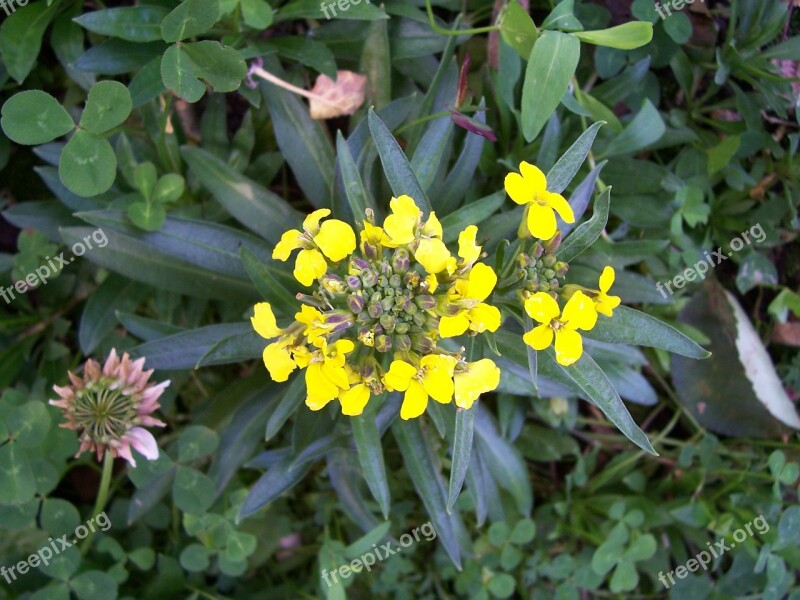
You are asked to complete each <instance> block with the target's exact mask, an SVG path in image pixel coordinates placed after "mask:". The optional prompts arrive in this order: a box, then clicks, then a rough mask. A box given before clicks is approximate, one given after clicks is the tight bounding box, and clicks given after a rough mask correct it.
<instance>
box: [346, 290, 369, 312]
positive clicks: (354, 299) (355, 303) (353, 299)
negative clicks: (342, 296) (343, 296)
mask: <svg viewBox="0 0 800 600" xmlns="http://www.w3.org/2000/svg"><path fill="white" fill-rule="evenodd" d="M365 304H366V303H365V302H364V298H362V297H361V296H360V295H358V294H350V295H349V296H348V297H347V308H349V309H350V310H352V311H353V312H354V313H355V314H358V313H360V312H361V311H362V310H364V305H365Z"/></svg>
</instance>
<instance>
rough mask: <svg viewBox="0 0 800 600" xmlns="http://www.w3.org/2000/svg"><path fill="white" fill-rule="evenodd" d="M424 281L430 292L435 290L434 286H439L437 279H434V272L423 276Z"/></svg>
mask: <svg viewBox="0 0 800 600" xmlns="http://www.w3.org/2000/svg"><path fill="white" fill-rule="evenodd" d="M425 282H426V283H427V284H428V293H430V294H432V293H433V292H435V291H436V288H437V287H439V280H438V279H436V273H431V274H430V275H428V276H427V277H426V278H425Z"/></svg>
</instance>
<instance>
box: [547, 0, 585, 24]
mask: <svg viewBox="0 0 800 600" xmlns="http://www.w3.org/2000/svg"><path fill="white" fill-rule="evenodd" d="M541 28H542V29H559V30H561V31H582V30H583V25H582V24H581V22H580V21H579V20H578V19H577V17H575V0H562V1H561V2H559V3H558V4H556V5H555V7H553V10H551V11H550V14H549V15H547V17H545V19H544V21H542V25H541Z"/></svg>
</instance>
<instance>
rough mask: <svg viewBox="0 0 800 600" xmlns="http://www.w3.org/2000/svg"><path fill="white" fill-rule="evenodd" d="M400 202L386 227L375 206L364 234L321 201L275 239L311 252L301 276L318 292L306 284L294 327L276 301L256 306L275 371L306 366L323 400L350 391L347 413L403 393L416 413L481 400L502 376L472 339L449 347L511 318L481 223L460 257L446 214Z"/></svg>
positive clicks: (317, 403) (311, 391) (461, 245)
mask: <svg viewBox="0 0 800 600" xmlns="http://www.w3.org/2000/svg"><path fill="white" fill-rule="evenodd" d="M390 209H391V214H389V215H388V216H387V217H386V219H385V220H384V222H383V224H382V225H378V224H376V223H375V222H374V217H373V215H372V213H371V211H368V212H367V215H366V219H365V220H364V221H363V223H362V227H361V229H360V231H359V236H358V240H357V239H356V233H355V232H354V231H353V229H352V227H351V226H350V225H348V224H347V223H345V222H343V221H340V220H337V219H327V220H324V222H323V219H326V217H328V216H329V215H330V211H329V210H328V209H321V210H317V211H314V212H313V213H311V214H310V215H309V216H308V217H307V218H306V219H305V221H304V222H303V230H302V231H300V230H296V229H293V230H290V231H287V232H286V233H285V234H284V235H283V236H282V238H281V241H280V242H279V243H278V244H277V245H276V246H275V249H274V252H273V258H275V259H277V260H281V261H287V260H289V259H290V257H291V254H292V253H293V252H294V251H295V250H299V252H298V253H297V256H296V258H295V266H294V275H295V278H296V279H297V281H299V282H300V283H301V284H303V285H305V286H311V287H312V290H311V291H310V293H307V294H298V299H299V300H301V301H302V305H301V306H300V310H299V311H298V312H297V313H296V314H295V316H294V321H293V322H292V323H291V324H289V325H288V326H287V327H285V328H281V327H280V326H278V323H277V319H276V317H275V314H274V312H273V310H272V307H271V305H270V304H269V303H267V302H262V303H259V304H257V305H256V306H255V309H254V315H253V317H252V318H251V322H252V325H253V328H254V329H255V330H256V331H257V332H258V333H259V334H260V335H261V336H262V337H264V338H265V339H267V340H270V343H269V344H268V345H267V346H266V348H265V349H264V353H263V359H264V364H265V365H266V368H267V370H268V371H269V374H270V376H271V377H272V379H273V380H275V381H279V382H281V381H286V380H287V379H288V378H289V376H290V375H291V373H292V372H293V371H294V370H295V369H305V370H306V372H305V380H306V388H307V397H306V405H307V406H308V407H309V408H311V409H312V410H319V409H321V408H323V407H324V406H326V405H327V404H328V403H329V402H331V401H333V400H338V401H339V402H340V404H341V408H342V413H343V414H345V415H351V416H352V415H359V414H361V413H362V412H363V410H364V407H365V406H366V404H367V402H369V399H370V397H371V396H373V395H378V394H381V393H382V392H383V391H400V392H404V401H403V404H402V408H401V411H400V416H401V417H402V418H403V419H410V418H415V417H418V416H419V415H421V414H422V413H423V412H425V408H426V407H427V404H428V400H429V398H433V399H434V400H436V401H437V402H441V403H443V404H446V403H449V402H451V401H452V400H453V398H455V403H456V405H457V406H459V407H461V408H469V407H470V406H472V404H473V403H474V402H475V400H477V398H478V397H479V396H480V395H481V394H482V393H485V392H489V391H491V390H494V389H495V388H496V387H497V386H498V384H499V381H500V371H499V369H498V368H497V366H496V365H495V364H494V362H493V361H491V360H490V359H486V358H484V359H481V360H478V361H475V362H467V360H465V358H464V357H463V348H462V349H461V350H459V351H450V350H447V349H445V348H442V347H440V345H439V342H440V340H441V339H442V338H449V337H456V336H459V335H462V334H467V333H468V334H469V335H477V334H480V333H482V332H485V331H496V330H497V329H498V328H499V327H500V322H501V315H500V311H499V310H498V309H497V308H496V307H494V306H492V305H491V304H489V303H487V302H486V300H487V299H488V298H489V296H490V295H491V294H492V292H493V291H494V288H495V285H496V284H497V276H496V274H495V272H494V270H493V269H492V268H491V267H489V266H488V265H486V264H483V263H480V262H479V259H480V258H481V255H482V252H481V246H479V245H478V244H477V242H476V237H477V233H478V228H477V227H476V226H474V225H470V226H469V227H467V228H466V229H465V230H464V231H462V232H461V233H460V235H459V237H458V251H457V253H456V255H455V256H454V255H453V254H451V252H450V250H449V249H448V247H447V245H446V244H445V242H444V240H443V234H444V232H443V229H442V225H441V223H440V222H439V220H438V218H437V217H436V214H435V213H433V212H431V213H430V214H429V215H428V216H427V218H426V219H423V214H422V211H421V210H420V209H419V208H418V207H417V205H416V203H415V202H414V200H413V199H412V198H410V197H409V196H400V197H398V198H392V200H391V202H390Z"/></svg>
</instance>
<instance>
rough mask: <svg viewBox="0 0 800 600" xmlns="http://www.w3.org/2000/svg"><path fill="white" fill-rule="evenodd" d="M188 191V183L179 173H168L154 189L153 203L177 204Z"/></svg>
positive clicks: (159, 180)
mask: <svg viewBox="0 0 800 600" xmlns="http://www.w3.org/2000/svg"><path fill="white" fill-rule="evenodd" d="M185 189H186V181H185V180H184V179H183V177H182V176H181V175H178V174H177V173H167V174H166V175H162V176H161V177H160V178H159V179H158V183H156V186H155V188H154V189H153V202H166V203H169V202H175V201H176V200H178V199H179V198H180V197H181V196H183V192H184V190H185Z"/></svg>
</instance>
